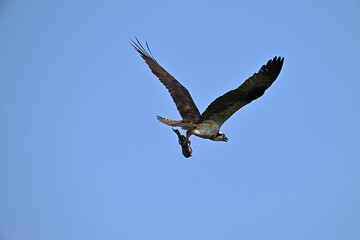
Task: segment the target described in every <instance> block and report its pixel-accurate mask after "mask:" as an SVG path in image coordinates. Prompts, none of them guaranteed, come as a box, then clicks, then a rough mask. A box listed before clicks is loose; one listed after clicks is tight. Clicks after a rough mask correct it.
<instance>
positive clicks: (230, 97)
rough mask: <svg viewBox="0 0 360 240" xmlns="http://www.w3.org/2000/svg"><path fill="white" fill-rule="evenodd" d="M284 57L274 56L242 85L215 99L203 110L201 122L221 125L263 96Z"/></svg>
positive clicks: (276, 74) (279, 69)
mask: <svg viewBox="0 0 360 240" xmlns="http://www.w3.org/2000/svg"><path fill="white" fill-rule="evenodd" d="M283 63H284V58H281V57H274V59H272V60H269V61H268V62H267V64H266V65H263V66H262V67H261V69H260V71H259V72H258V73H255V74H254V75H253V76H252V77H250V78H249V79H247V80H246V81H245V82H244V83H243V84H241V86H240V87H238V88H237V89H234V90H232V91H229V92H228V93H226V94H224V95H223V96H221V97H218V98H217V99H215V100H214V101H213V102H212V103H211V104H210V105H209V106H208V107H207V108H206V110H205V111H204V112H203V114H202V115H201V118H200V122H202V121H204V120H207V119H209V120H214V121H215V122H217V123H218V124H219V125H220V126H221V125H222V124H223V123H224V122H225V121H226V120H227V119H228V118H229V117H231V115H233V114H234V113H235V112H236V111H237V110H239V109H240V108H242V107H243V106H245V105H246V104H248V103H250V102H251V101H253V100H255V99H257V98H259V97H261V96H262V95H263V94H264V92H265V90H266V89H268V88H269V87H270V86H271V84H272V83H273V82H274V81H275V79H276V78H277V77H278V75H279V73H280V71H281V68H282V66H283Z"/></svg>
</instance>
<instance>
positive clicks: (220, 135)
mask: <svg viewBox="0 0 360 240" xmlns="http://www.w3.org/2000/svg"><path fill="white" fill-rule="evenodd" d="M211 140H214V141H224V142H227V141H228V138H227V137H226V136H225V134H224V133H222V132H218V134H216V136H215V137H213V138H211Z"/></svg>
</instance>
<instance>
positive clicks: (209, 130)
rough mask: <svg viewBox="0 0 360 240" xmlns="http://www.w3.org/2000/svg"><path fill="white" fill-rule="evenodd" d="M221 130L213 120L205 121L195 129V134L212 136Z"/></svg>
mask: <svg viewBox="0 0 360 240" xmlns="http://www.w3.org/2000/svg"><path fill="white" fill-rule="evenodd" d="M218 132H219V126H218V125H217V124H216V123H215V122H214V121H211V120H208V121H205V122H203V123H200V124H199V127H197V128H196V129H195V130H194V135H196V136H198V137H202V138H211V137H213V136H215V135H217V134H218Z"/></svg>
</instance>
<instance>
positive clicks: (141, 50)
mask: <svg viewBox="0 0 360 240" xmlns="http://www.w3.org/2000/svg"><path fill="white" fill-rule="evenodd" d="M134 38H135V40H136V41H134V40H133V39H131V42H130V45H131V46H133V47H134V48H135V50H136V51H137V52H138V53H140V55H141V57H142V58H152V59H154V60H155V58H154V56H153V55H152V53H151V50H150V47H149V44H148V43H147V42H145V43H146V48H147V50H146V48H145V47H144V46H143V45H142V44H141V42H140V41H139V39H138V38H137V37H134Z"/></svg>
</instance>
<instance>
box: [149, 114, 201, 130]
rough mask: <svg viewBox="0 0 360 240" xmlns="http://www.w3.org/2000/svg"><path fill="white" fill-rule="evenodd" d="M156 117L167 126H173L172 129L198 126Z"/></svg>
mask: <svg viewBox="0 0 360 240" xmlns="http://www.w3.org/2000/svg"><path fill="white" fill-rule="evenodd" d="M156 117H157V119H158V120H159V121H160V122H162V123H164V124H166V125H169V126H172V127H182V128H193V127H196V126H197V124H195V123H187V122H183V121H181V120H171V119H167V118H163V117H160V116H156Z"/></svg>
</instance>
